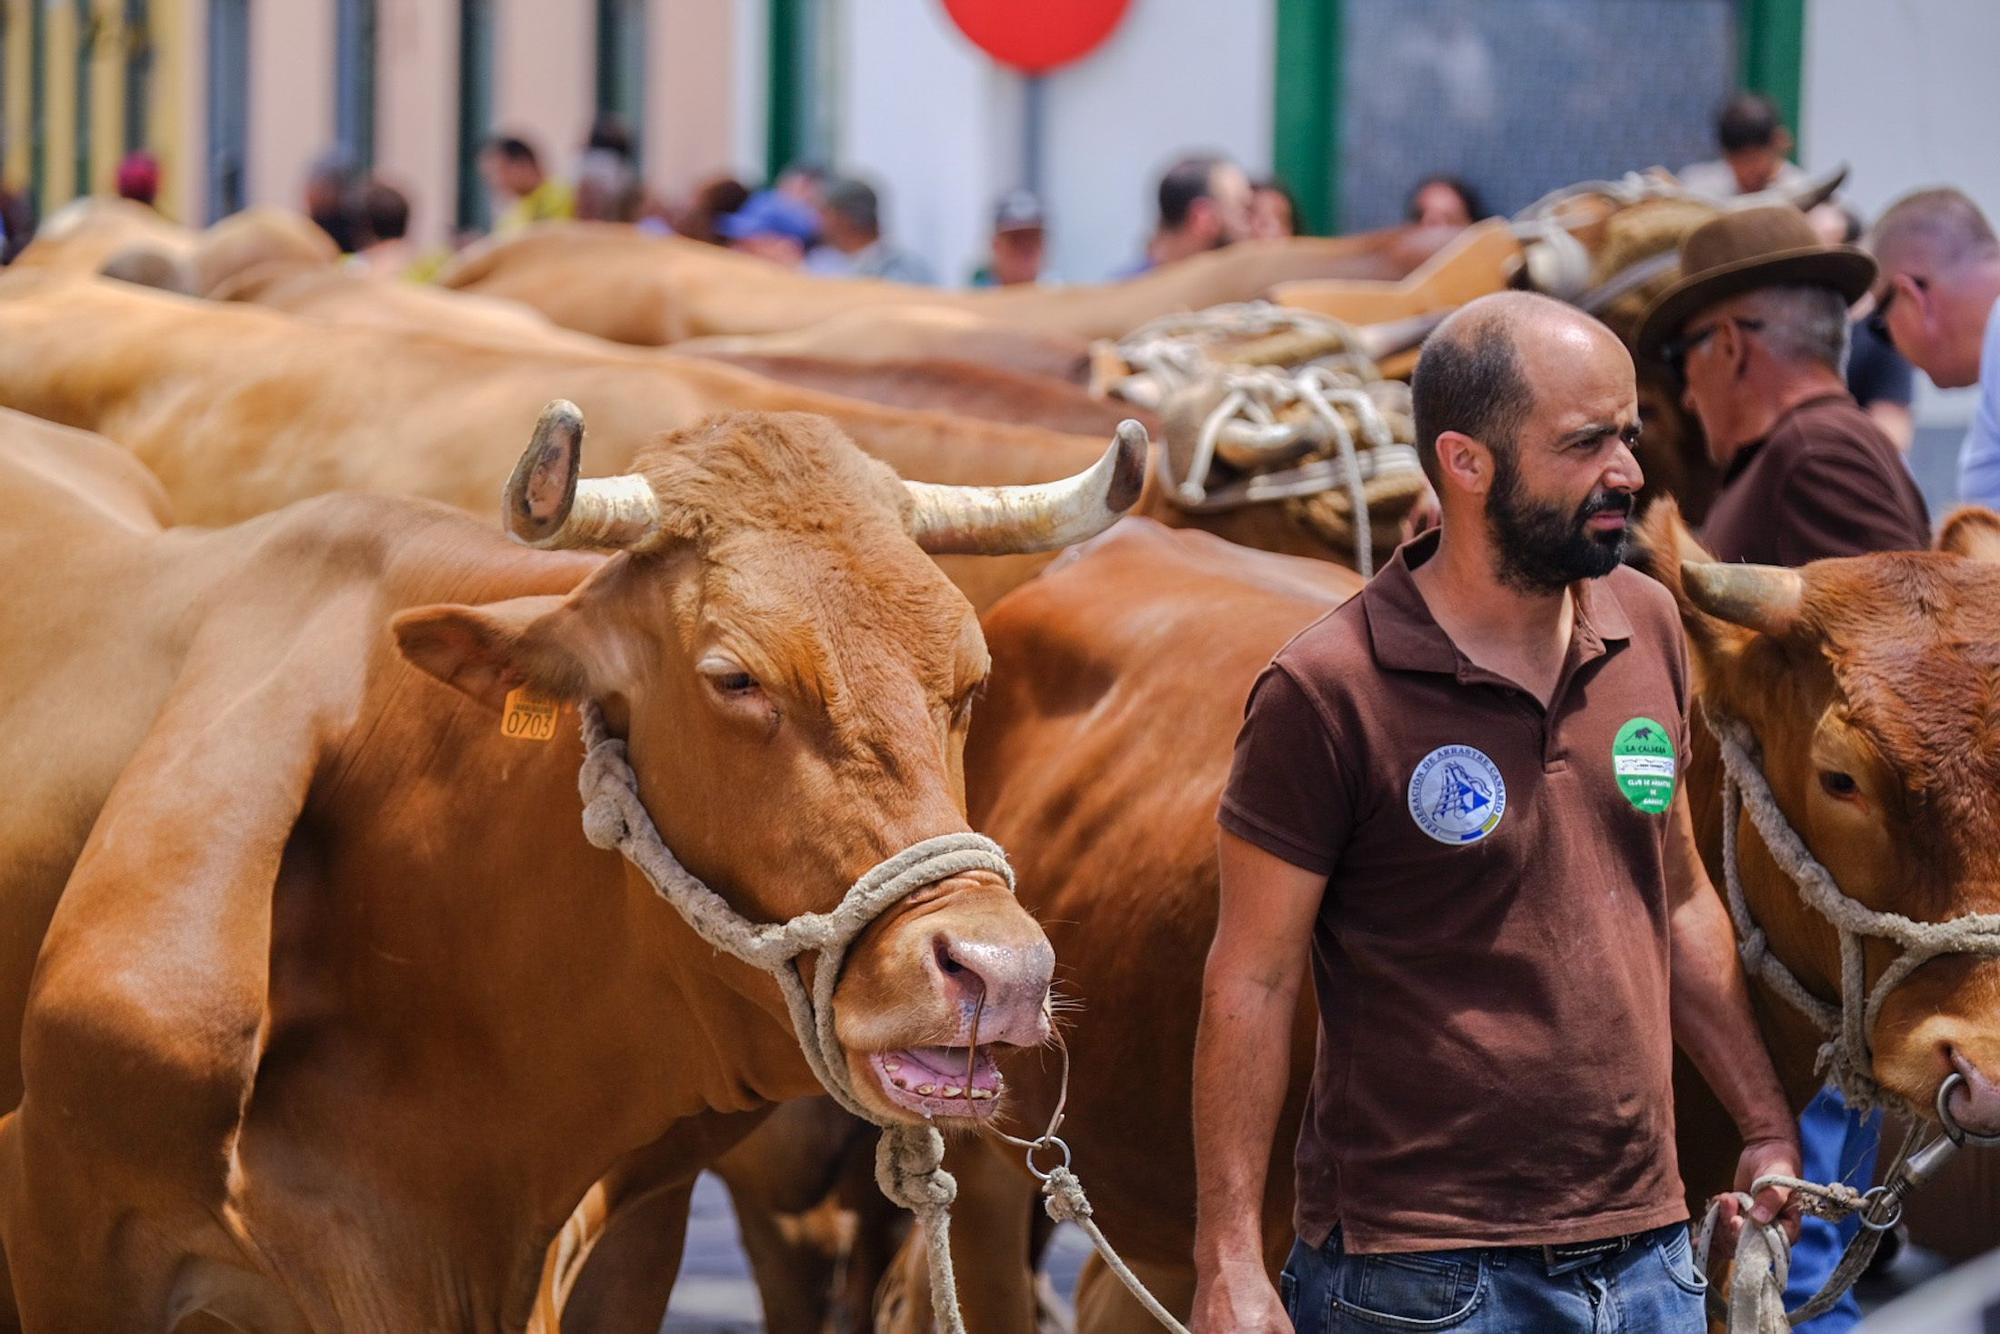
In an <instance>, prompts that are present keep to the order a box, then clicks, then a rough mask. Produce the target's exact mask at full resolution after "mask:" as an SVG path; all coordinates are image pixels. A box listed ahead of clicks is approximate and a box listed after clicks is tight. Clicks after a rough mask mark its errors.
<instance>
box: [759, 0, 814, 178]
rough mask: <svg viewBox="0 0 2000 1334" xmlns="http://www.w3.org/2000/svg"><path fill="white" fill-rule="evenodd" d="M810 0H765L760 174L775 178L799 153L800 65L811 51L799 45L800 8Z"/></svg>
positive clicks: (803, 84)
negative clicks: (761, 165)
mask: <svg viewBox="0 0 2000 1334" xmlns="http://www.w3.org/2000/svg"><path fill="white" fill-rule="evenodd" d="M811 3H813V0H767V3H766V5H765V25H764V26H765V39H766V40H765V44H764V52H765V61H766V68H765V75H764V86H765V88H766V90H767V95H766V97H765V101H764V107H765V116H764V177H765V179H766V180H771V181H775V180H777V179H778V173H779V172H781V171H783V170H784V169H785V168H786V166H788V165H789V164H790V163H791V162H792V161H793V159H795V158H797V157H798V155H799V148H800V143H799V139H800V135H799V131H800V128H801V125H800V120H801V114H802V111H803V106H802V101H803V98H804V96H805V91H806V89H807V88H808V87H810V80H808V79H806V78H805V77H804V74H805V71H804V70H803V69H802V68H801V65H803V64H804V63H805V62H806V61H808V60H810V59H811V55H810V53H808V52H805V51H803V50H801V49H800V47H801V35H802V33H803V31H804V28H805V24H806V21H807V20H806V16H805V14H804V12H803V11H804V8H805V6H806V5H808V4H811Z"/></svg>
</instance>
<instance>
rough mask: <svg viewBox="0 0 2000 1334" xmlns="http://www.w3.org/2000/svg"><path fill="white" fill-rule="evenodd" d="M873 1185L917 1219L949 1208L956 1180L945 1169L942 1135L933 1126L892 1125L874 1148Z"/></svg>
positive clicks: (956, 1185)
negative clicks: (916, 1216) (915, 1215)
mask: <svg viewBox="0 0 2000 1334" xmlns="http://www.w3.org/2000/svg"><path fill="white" fill-rule="evenodd" d="M875 1184H876V1185H877V1186H879V1187H880V1188H881V1190H882V1193H883V1194H884V1195H886V1196H887V1197H888V1198H889V1199H890V1200H891V1201H892V1202H893V1203H895V1204H899V1205H901V1206H902V1207H903V1208H905V1209H908V1210H909V1211H910V1212H911V1213H913V1214H917V1215H919V1216H922V1215H925V1214H929V1213H933V1212H935V1211H936V1210H939V1209H944V1208H948V1207H949V1206H950V1205H951V1202H952V1201H953V1200H955V1199H957V1198H958V1180H957V1178H955V1177H953V1176H952V1174H951V1173H949V1172H947V1171H945V1170H944V1136H943V1135H940V1134H939V1133H938V1132H937V1130H936V1128H935V1127H932V1126H891V1127H890V1128H889V1129H887V1130H885V1131H883V1132H882V1138H881V1140H880V1142H878V1143H877V1144H876V1146H875Z"/></svg>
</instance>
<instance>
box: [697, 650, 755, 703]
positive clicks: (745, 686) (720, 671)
mask: <svg viewBox="0 0 2000 1334" xmlns="http://www.w3.org/2000/svg"><path fill="white" fill-rule="evenodd" d="M697 670H699V671H700V672H701V674H702V675H703V676H704V677H706V678H707V680H708V683H709V684H710V685H712V686H714V687H715V689H716V691H717V693H719V694H721V695H723V696H725V697H728V698H732V699H734V698H740V697H742V696H744V695H749V694H752V693H754V692H755V691H756V690H757V689H758V686H757V678H756V677H754V676H752V675H750V673H748V672H746V671H744V670H743V668H742V666H741V665H740V664H738V663H734V662H731V661H729V660H728V659H727V658H716V659H708V660H706V661H704V662H702V663H701V664H700V666H699V667H698V669H697Z"/></svg>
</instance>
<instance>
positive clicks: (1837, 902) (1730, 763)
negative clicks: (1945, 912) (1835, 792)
mask: <svg viewBox="0 0 2000 1334" xmlns="http://www.w3.org/2000/svg"><path fill="white" fill-rule="evenodd" d="M1702 716H1703V719H1704V721H1705V722H1706V723H1707V725H1708V729H1709V731H1710V732H1711V733H1713V734H1714V736H1715V739H1716V743H1717V746H1718V747H1719V749H1720V751H1721V755H1722V767H1723V782H1722V867H1723V881H1724V898H1725V900H1726V902H1727V903H1728V906H1729V916H1730V921H1731V923H1732V924H1733V925H1734V927H1735V929H1736V938H1737V952H1738V954H1739V955H1740V957H1741V958H1742V960H1743V967H1744V970H1745V971H1746V972H1747V973H1749V974H1750V975H1751V976H1752V977H1755V978H1757V979H1759V980H1760V981H1762V982H1763V983H1764V984H1765V985H1766V986H1768V987H1769V988H1771V990H1772V991H1774V992H1775V993H1776V994H1777V995H1778V996H1780V997H1782V998H1783V999H1784V1000H1785V1001H1786V1002H1787V1003H1788V1004H1790V1005H1791V1006H1792V1007H1793V1008H1794V1009H1796V1010H1797V1011H1798V1012H1799V1013H1800V1014H1802V1015H1804V1016H1805V1017H1806V1019H1807V1020H1808V1021H1809V1022H1810V1023H1811V1024H1812V1025H1813V1026H1814V1027H1815V1028H1817V1029H1818V1030H1819V1032H1820V1033H1821V1035H1822V1036H1823V1037H1824V1038H1825V1039H1826V1040H1825V1041H1824V1042H1823V1043H1822V1044H1821V1046H1820V1049H1819V1053H1818V1057H1817V1059H1816V1061H1815V1063H1814V1070H1815V1072H1816V1073H1818V1074H1820V1075H1822V1076H1824V1077H1826V1078H1827V1079H1829V1080H1830V1081H1831V1082H1832V1083H1834V1084H1835V1085H1836V1086H1837V1087H1838V1088H1839V1089H1840V1091H1841V1094H1842V1096H1843V1097H1845V1098H1846V1100H1847V1102H1848V1103H1849V1105H1850V1106H1852V1107H1853V1108H1854V1109H1855V1110H1856V1111H1859V1112H1864V1113H1865V1112H1867V1111H1868V1110H1869V1109H1870V1108H1872V1107H1875V1106H1889V1107H1893V1108H1895V1109H1896V1110H1897V1111H1899V1112H1900V1114H1901V1115H1902V1116H1903V1117H1904V1119H1905V1121H1906V1122H1907V1125H1908V1129H1907V1130H1906V1132H1905V1133H1904V1136H1903V1141H1902V1144H1901V1146H1900V1147H1899V1148H1898V1149H1897V1151H1896V1156H1895V1159H1894V1160H1893V1162H1892V1163H1891V1165H1890V1168H1889V1171H1888V1172H1887V1173H1886V1174H1885V1175H1884V1178H1883V1184H1882V1185H1880V1186H1876V1187H1875V1188H1874V1189H1872V1190H1869V1191H1867V1192H1861V1191H1857V1190H1855V1189H1854V1188H1853V1187H1851V1186H1848V1185H1845V1184H1842V1183H1840V1182H1834V1183H1831V1184H1825V1185H1822V1184H1819V1183H1816V1182H1810V1181H1802V1180H1800V1179H1799V1178H1797V1177H1789V1176H1767V1177H1760V1178H1758V1180H1757V1181H1755V1182H1753V1183H1752V1185H1751V1192H1750V1193H1751V1194H1755V1193H1756V1192H1758V1191H1761V1190H1763V1189H1765V1188H1766V1187H1768V1186H1779V1187H1784V1188H1788V1189H1790V1190H1792V1191H1794V1192H1796V1193H1797V1194H1798V1195H1800V1196H1801V1197H1802V1199H1803V1204H1804V1208H1805V1211H1806V1212H1808V1213H1811V1214H1815V1215H1817V1216H1819V1217H1821V1218H1826V1219H1833V1220H1838V1219H1843V1218H1846V1217H1848V1216H1850V1215H1853V1214H1859V1215H1860V1216H1861V1230H1860V1231H1859V1232H1857V1233H1856V1234H1855V1237H1854V1240H1853V1241H1851V1242H1849V1243H1848V1245H1847V1249H1846V1250H1845V1251H1843V1252H1842V1253H1841V1257H1840V1262H1839V1263H1838V1264H1837V1265H1836V1266H1835V1267H1834V1271H1833V1273H1832V1275H1831V1276H1829V1277H1828V1279H1827V1281H1826V1283H1825V1284H1824V1285H1823V1286H1822V1287H1821V1288H1820V1290H1819V1291H1818V1292H1817V1293H1814V1294H1813V1296H1812V1297H1811V1299H1810V1300H1808V1301H1807V1302H1806V1303H1805V1305H1803V1306H1801V1307H1800V1308H1799V1309H1798V1310H1796V1311H1793V1312H1791V1313H1789V1314H1787V1313H1786V1311H1785V1304H1784V1294H1785V1284H1786V1280H1787V1279H1788V1278H1789V1276H1790V1272H1791V1244H1790V1242H1788V1241H1787V1240H1786V1239H1785V1234H1784V1231H1783V1229H1782V1228H1780V1227H1779V1226H1778V1224H1777V1223H1776V1221H1775V1220H1774V1221H1773V1222H1771V1223H1767V1224H1756V1223H1753V1222H1751V1221H1750V1219H1749V1216H1748V1213H1749V1207H1750V1196H1749V1195H1745V1194H1742V1193H1740V1192H1738V1193H1736V1196H1735V1197H1736V1199H1737V1200H1738V1201H1739V1202H1740V1203H1741V1205H1742V1207H1743V1210H1744V1226H1743V1231H1742V1235H1741V1236H1740V1237H1739V1238H1738V1239H1737V1246H1736V1269H1735V1272H1734V1275H1733V1276H1732V1278H1731V1291H1730V1301H1729V1305H1728V1310H1727V1318H1728V1328H1729V1331H1730V1334H1782V1331H1784V1330H1788V1329H1790V1328H1791V1327H1792V1326H1794V1325H1798V1324H1801V1323H1803V1322H1805V1321H1807V1320H1811V1319H1812V1318H1814V1317H1815V1316H1818V1315H1822V1314H1824V1313H1825V1312H1827V1311H1829V1310H1831V1309H1832V1308H1833V1305H1834V1303H1836V1302H1838V1301H1839V1300H1840V1298H1841V1297H1842V1295H1844V1294H1845V1293H1846V1292H1847V1290H1848V1289H1849V1288H1851V1287H1853V1286H1854V1282H1855V1280H1856V1279H1858V1278H1860V1276H1861V1273H1862V1271H1863V1270H1865V1269H1866V1268H1867V1267H1868V1263H1869V1261H1870V1260H1872V1259H1873V1258H1874V1256H1875V1252H1876V1250H1877V1248H1878V1247H1880V1245H1881V1243H1882V1236H1883V1234H1884V1233H1886V1232H1888V1231H1889V1230H1890V1229H1891V1228H1893V1227H1895V1226H1896V1224H1897V1222H1898V1221H1900V1220H1901V1218H1902V1214H1903V1202H1904V1201H1905V1200H1906V1199H1908V1198H1909V1196H1910V1194H1911V1193H1912V1192H1913V1191H1915V1190H1916V1189H1917V1188H1918V1187H1920V1186H1922V1185H1923V1184H1924V1183H1925V1182H1926V1181H1928V1180H1930V1178H1931V1177H1933V1176H1935V1175H1936V1174H1937V1172H1938V1171H1939V1169H1941V1168H1942V1167H1943V1166H1944V1164H1945V1163H1946V1162H1947V1161H1949V1160H1950V1158H1951V1157H1952V1155H1953V1154H1954V1153H1956V1152H1957V1150H1958V1148H1959V1146H1960V1145H1961V1144H1967V1143H1969V1144H1973V1145H1976V1146H1979V1147H1991V1146H1993V1145H1995V1144H2000V1137H1991V1136H1981V1135H1974V1134H1971V1133H1969V1132H1967V1131H1965V1130H1963V1129H1962V1128H1961V1127H1959V1126H1958V1124H1957V1123H1956V1122H1955V1121H1954V1120H1953V1119H1952V1115H1951V1111H1950V1108H1949V1102H1950V1098H1951V1093H1952V1091H1953V1089H1954V1088H1955V1087H1956V1086H1957V1085H1958V1084H1960V1083H1962V1082H1963V1079H1964V1077H1963V1076H1962V1075H1960V1074H1958V1073H1956V1072H1953V1073H1952V1074H1951V1075H1950V1076H1948V1077H1947V1078H1946V1079H1945V1081H1944V1083H1943V1084H1942V1085H1941V1086H1940V1087H1939V1089H1938V1094H1937V1105H1936V1108H1935V1111H1936V1119H1937V1121H1938V1122H1939V1124H1940V1125H1942V1126H1943V1127H1944V1133H1943V1134H1942V1135H1941V1136H1939V1137H1938V1138H1937V1139H1935V1140H1933V1141H1931V1143H1929V1144H1928V1145H1925V1146H1924V1147H1923V1148H1921V1149H1917V1148H1916V1142H1917V1139H1918V1137H1919V1135H1920V1134H1921V1131H1922V1124H1923V1113H1922V1112H1921V1111H1920V1110H1919V1109H1917V1108H1916V1107H1913V1106H1911V1105H1910V1103H1909V1102H1908V1100H1907V1099H1904V1098H1901V1097H1899V1096H1897V1095H1896V1094H1894V1093H1893V1092H1891V1091H1890V1090H1888V1089H1885V1088H1883V1087H1882V1085H1881V1084H1880V1082H1879V1081H1877V1080H1876V1078H1875V1076H1874V1068H1875V1060H1874V1055H1873V1053H1872V1052H1871V1051H1870V1049H1869V1045H1868V1033H1869V1031H1870V1030H1871V1029H1872V1028H1873V1027H1874V1025H1875V1020H1876V1018H1877V1016H1878V1015H1880V1013H1881V1011H1882V1005H1883V1003H1884V1002H1885V1001H1886V1000H1887V999H1888V997H1889V993H1890V992H1891V991H1892V990H1894V989H1895V988H1896V987H1897V986H1898V985H1899V984H1901V983H1902V982H1903V980H1904V979H1905V978H1907V977H1909V975H1910V974H1911V973H1913V972H1914V971H1916V969H1917V968H1919V967H1921V966H1922V965H1923V964H1925V963H1927V962H1928V961H1930V960H1931V959H1934V958H1937V957H1938V956H1939V955H1942V954H1978V955H1987V956H1994V955H2000V914H1993V913H1972V914H1968V915H1966V916H1963V917H1954V918H1949V919H1947V920H1946V921H1942V922H1919V921H1916V920H1914V919H1912V918H1909V917H1904V916H1902V915H1901V914H1898V913H1885V912H1877V911H1876V910H1874V909H1872V908H1870V907H1868V906H1867V905H1866V904H1864V903H1861V902H1859V901H1857V900H1855V899H1852V898H1849V897H1848V896H1847V895H1846V894H1844V893H1842V892H1841V889H1840V886H1839V884H1838V883H1837V882H1836V881H1835V880H1834V878H1833V875H1832V874H1831V873H1830V872H1829V871H1828V870H1827V869H1826V867H1824V866H1822V865H1821V864H1820V863H1819V861H1818V859H1816V858H1815V857H1814V856H1813V855H1812V852H1811V850H1810V849H1808V848H1807V847H1806V845H1805V841H1804V840H1803V839H1801V838H1800V837H1799V835H1798V832H1797V831H1796V830H1794V829H1793V828H1792V826H1791V824H1790V822H1789V821H1787V820H1786V819H1785V813H1784V812H1783V811H1782V810H1781V809H1779V806H1778V800H1777V797H1776V796H1774V795H1773V794H1772V792H1771V785H1770V783H1769V782H1768V781H1766V779H1765V777H1764V773H1763V770H1762V769H1760V768H1759V767H1758V766H1757V762H1756V760H1755V759H1753V758H1752V751H1753V750H1754V748H1755V746H1756V738H1755V737H1754V736H1752V735H1751V732H1750V729H1749V728H1748V727H1745V726H1744V725H1743V724H1742V723H1741V722H1739V721H1737V720H1736V719H1734V718H1731V717H1729V716H1728V715H1726V714H1723V713H1721V712H1720V711H1718V710H1715V709H1706V708H1705V709H1704V710H1703V711H1702ZM1745 812H1747V813H1748V814H1749V816H1750V823H1751V825H1752V826H1753V827H1754V828H1755V829H1756V831H1757V835H1758V837H1759V838H1760V839H1761V840H1762V841H1763V843H1764V848H1765V850H1766V851H1767V852H1768V853H1769V854H1770V856H1771V859H1772V860H1773V861H1774V862H1776V863H1777V865H1778V868H1779V869H1780V870H1781V871H1783V872H1784V873H1785V874H1786V875H1787V876H1789V877H1790V878H1791V880H1792V883H1793V884H1794V885H1796V886H1797V887H1798V890H1799V896H1800V898H1801V899H1803V900H1804V902H1805V904H1806V906H1807V907H1809V908H1811V909H1812V910H1813V911H1814V912H1816V913H1818V914H1819V915H1820V916H1821V917H1823V918H1825V919H1826V921H1827V923H1828V924H1829V925H1831V926H1832V927H1833V929H1834V931H1835V933H1836V935H1837V936H1838V937H1839V940H1840V963H1841V970H1840V971H1841V977H1840V1003H1839V1004H1838V1005H1833V1004H1829V1003H1827V1002H1826V1001H1823V1000H1821V999H1820V998H1819V997H1817V996H1815V995H1813V993H1812V992H1811V991H1810V990H1809V989H1808V988H1807V987H1806V985H1805V983H1803V982H1801V981H1800V980H1799V978H1798V975H1797V974H1795V973H1794V972H1792V970H1791V969H1789V968H1787V967H1786V966H1785V964H1784V963H1783V961H1781V960H1780V959H1779V958H1778V956H1777V955H1776V954H1774V953H1773V952H1772V950H1771V946H1770V941H1769V939H1768V938H1767V937H1766V936H1765V934H1764V931H1763V929H1762V928H1761V927H1759V926H1758V925H1757V919H1756V917H1755V915H1754V914H1752V913H1751V911H1750V899H1749V896H1748V894H1746V893H1745V891H1744V889H1743V875H1742V868H1741V858H1740V855H1739V852H1738V843H1737V826H1738V824H1739V823H1740V822H1741V815H1742V814H1743V813H1745ZM1870 937H1872V938H1875V939H1878V940H1889V941H1892V942H1894V943H1895V944H1897V945H1900V946H1901V947H1902V953H1901V954H1900V955H1899V956H1898V957H1897V958H1896V959H1895V961H1894V962H1892V963H1891V964H1890V965H1889V966H1888V967H1887V968H1885V969H1884V970H1883V971H1882V975H1881V977H1879V978H1877V979H1876V983H1875V987H1874V989H1873V990H1872V991H1871V990H1870V989H1869V987H1868V979H1867V966H1866V958H1865V954H1864V950H1863V941H1864V939H1866V938H1870ZM1723 1198H1725V1197H1718V1198H1717V1199H1715V1200H1713V1201H1711V1202H1710V1203H1709V1207H1708V1211H1707V1214H1706V1215H1705V1216H1704V1218H1703V1220H1702V1225H1701V1234H1700V1240H1699V1243H1698V1245H1697V1246H1696V1263H1697V1264H1698V1265H1699V1266H1700V1268H1701V1269H1702V1271H1703V1272H1704V1273H1706V1272H1707V1269H1708V1253H1709V1247H1710V1244H1711V1243H1712V1242H1713V1240H1714V1234H1715V1228H1716V1225H1717V1222H1718V1221H1719V1218H1720V1212H1721V1210H1720V1206H1721V1201H1722V1199H1723Z"/></svg>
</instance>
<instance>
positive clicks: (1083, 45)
mask: <svg viewBox="0 0 2000 1334" xmlns="http://www.w3.org/2000/svg"><path fill="white" fill-rule="evenodd" d="M1131 4H1132V0H944V7H945V12H946V13H948V14H950V15H951V21H952V22H953V23H956V24H957V25H958V30H959V31H960V32H962V33H964V34H965V35H966V36H967V37H970V38H971V39H972V40H973V43H974V44H975V45H977V46H978V47H979V49H980V50H982V51H984V52H985V53H986V54H987V55H989V56H992V57H993V58H994V59H995V60H997V61H999V62H1000V63H1001V64H1003V65H1012V66H1013V67H1014V68H1015V69H1018V70H1022V71H1025V72H1026V73H1029V74H1044V73H1047V72H1048V71H1049V70H1052V69H1054V68H1056V67H1057V66H1058V65H1067V64H1069V63H1070V62H1071V61H1072V60H1076V59H1078V58H1080V57H1082V56H1086V55H1089V54H1090V53H1091V52H1092V51H1094V50H1096V49H1097V47H1098V45H1099V44H1100V43H1102V42H1103V41H1104V39H1105V38H1107V37H1109V36H1110V35H1111V33H1112V31H1113V30H1114V29H1116V28H1117V26H1118V24H1119V22H1120V20H1122V19H1123V18H1124V17H1125V11H1126V10H1127V9H1129V8H1130V7H1131Z"/></svg>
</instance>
